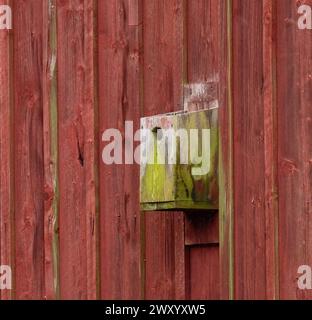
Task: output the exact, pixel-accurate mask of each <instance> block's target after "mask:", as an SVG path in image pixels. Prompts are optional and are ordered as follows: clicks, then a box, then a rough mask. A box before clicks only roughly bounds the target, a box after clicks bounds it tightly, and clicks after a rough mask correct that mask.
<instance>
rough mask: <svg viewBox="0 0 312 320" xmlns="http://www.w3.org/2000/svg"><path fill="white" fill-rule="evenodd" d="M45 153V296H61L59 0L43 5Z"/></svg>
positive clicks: (53, 297) (46, 297)
mask: <svg viewBox="0 0 312 320" xmlns="http://www.w3.org/2000/svg"><path fill="white" fill-rule="evenodd" d="M42 9H43V11H42V15H43V21H45V23H44V26H43V38H44V42H43V52H42V59H43V67H44V69H43V76H42V99H43V142H44V148H43V154H44V276H45V277H44V279H45V290H44V291H45V293H44V294H45V296H44V297H45V299H49V300H52V299H56V298H58V297H59V274H58V271H59V270H58V267H59V265H58V261H59V251H58V249H59V243H58V176H57V143H58V139H57V91H56V60H57V54H56V45H57V44H56V2H55V1H54V0H53V1H50V2H49V3H47V5H45V6H43V8H42Z"/></svg>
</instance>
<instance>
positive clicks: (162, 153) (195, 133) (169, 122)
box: [140, 108, 218, 211]
mask: <svg viewBox="0 0 312 320" xmlns="http://www.w3.org/2000/svg"><path fill="white" fill-rule="evenodd" d="M140 165H141V169H140V189H141V190H140V196H141V210H143V211H162V210H166V211H167V210H209V209H217V208H218V108H214V109H209V110H201V111H194V112H189V111H181V112H177V113H170V114H163V115H156V116H152V117H146V118H142V119H141V164H140Z"/></svg>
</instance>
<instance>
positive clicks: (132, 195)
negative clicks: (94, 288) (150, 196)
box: [98, 0, 142, 299]
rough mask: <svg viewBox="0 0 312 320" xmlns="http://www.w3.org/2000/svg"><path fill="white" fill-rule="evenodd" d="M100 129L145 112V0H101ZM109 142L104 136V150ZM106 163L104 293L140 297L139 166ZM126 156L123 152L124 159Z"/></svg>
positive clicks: (122, 125)
mask: <svg viewBox="0 0 312 320" xmlns="http://www.w3.org/2000/svg"><path fill="white" fill-rule="evenodd" d="M98 5H99V6H98V12H99V25H98V29H99V42H98V47H99V70H100V73H99V92H100V96H99V108H100V135H101V139H102V134H103V133H104V131H105V130H106V129H110V128H114V129H118V130H120V132H121V133H122V135H123V147H125V146H127V147H128V148H131V147H132V143H131V140H127V138H126V137H125V135H124V130H125V121H133V130H134V132H135V131H136V130H137V129H139V119H140V116H141V114H142V113H141V109H142V106H141V96H140V95H141V85H142V83H141V66H140V64H141V58H142V56H141V52H142V49H141V30H142V24H141V13H140V10H141V8H142V6H141V1H137V0H135V1H133V0H117V1H99V3H98ZM106 144H107V142H106V143H104V142H102V143H101V144H100V145H101V151H102V150H103V148H104V147H105V145H106ZM100 161H101V165H100V199H101V203H100V221H101V222H100V224H101V298H102V299H140V298H141V296H142V293H141V278H140V277H141V270H140V268H141V256H140V238H141V237H140V228H141V224H140V208H139V166H138V165H137V164H126V165H117V164H113V165H106V164H104V163H103V161H102V159H101V160H100ZM124 161H125V157H124V154H123V163H124Z"/></svg>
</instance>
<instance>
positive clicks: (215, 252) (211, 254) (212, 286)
mask: <svg viewBox="0 0 312 320" xmlns="http://www.w3.org/2000/svg"><path fill="white" fill-rule="evenodd" d="M189 263H190V268H189V296H188V299H191V300H218V299H220V280H219V277H218V276H216V275H218V273H219V245H218V244H217V245H209V246H194V247H191V248H190V256H189ZM203 274H204V276H203Z"/></svg>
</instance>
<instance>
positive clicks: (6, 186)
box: [0, 0, 13, 300]
mask: <svg viewBox="0 0 312 320" xmlns="http://www.w3.org/2000/svg"><path fill="white" fill-rule="evenodd" d="M7 3H8V2H7V1H4V0H1V1H0V5H1V4H7ZM10 38H11V32H9V31H2V32H0V61H1V64H0V168H1V169H0V265H12V260H11V259H12V252H11V242H12V225H11V223H12V211H13V201H12V196H13V181H12V178H13V163H12V152H11V141H12V137H13V135H12V95H11V94H12V90H11V80H12V79H11V77H12V73H11V61H12V58H11V55H10V50H11V41H10ZM10 297H11V293H10V292H9V291H0V299H3V300H4V299H9V298H10Z"/></svg>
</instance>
